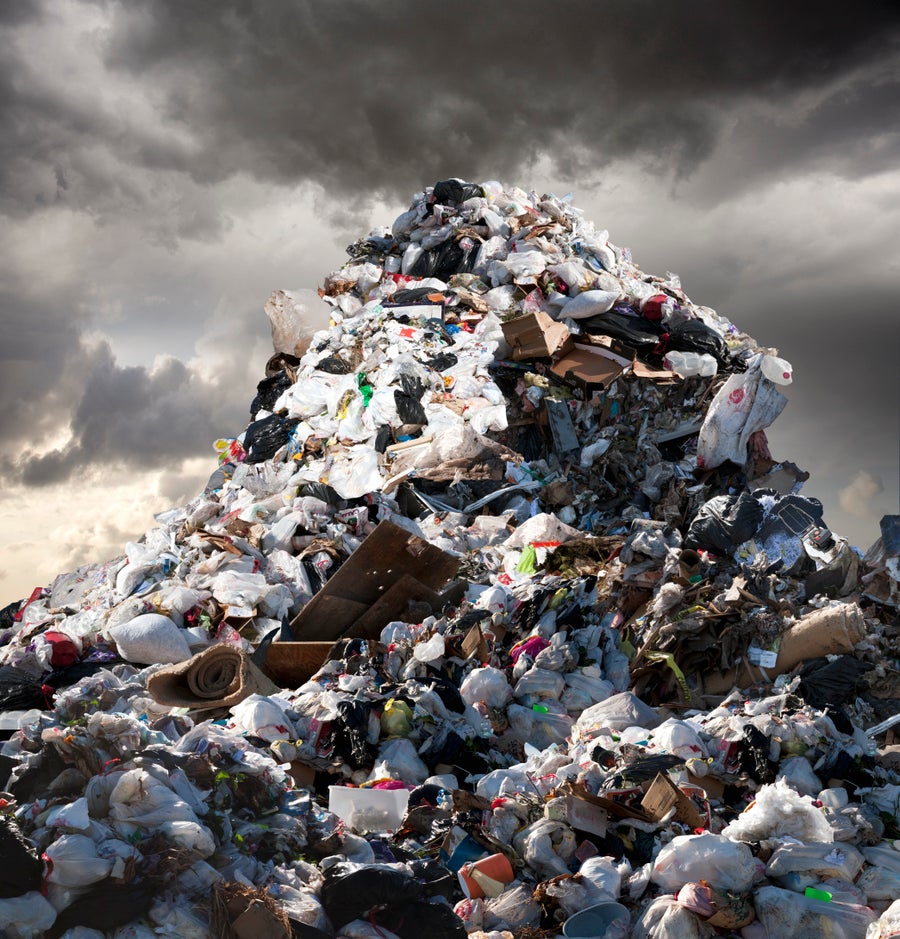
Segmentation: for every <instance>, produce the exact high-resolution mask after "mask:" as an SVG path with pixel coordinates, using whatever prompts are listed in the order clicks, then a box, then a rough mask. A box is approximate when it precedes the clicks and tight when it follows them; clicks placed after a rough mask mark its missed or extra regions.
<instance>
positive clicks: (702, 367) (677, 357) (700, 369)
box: [664, 351, 719, 378]
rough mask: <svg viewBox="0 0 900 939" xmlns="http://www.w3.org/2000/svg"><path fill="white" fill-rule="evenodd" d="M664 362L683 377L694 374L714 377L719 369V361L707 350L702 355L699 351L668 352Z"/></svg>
mask: <svg viewBox="0 0 900 939" xmlns="http://www.w3.org/2000/svg"><path fill="white" fill-rule="evenodd" d="M664 364H665V366H666V368H670V369H672V371H674V372H678V374H679V375H681V376H682V377H683V378H690V377H691V376H692V375H702V376H703V377H704V378H712V376H713V375H715V374H716V372H717V371H718V369H719V363H718V362H716V360H715V359H714V358H713V357H712V356H711V355H709V354H707V353H706V352H704V353H703V354H702V355H701V354H700V353H697V352H677V351H672V352H667V353H666V358H665V363H664Z"/></svg>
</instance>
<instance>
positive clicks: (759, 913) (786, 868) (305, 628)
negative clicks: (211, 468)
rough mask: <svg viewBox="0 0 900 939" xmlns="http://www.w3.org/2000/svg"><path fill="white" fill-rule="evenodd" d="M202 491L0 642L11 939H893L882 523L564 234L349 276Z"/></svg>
mask: <svg viewBox="0 0 900 939" xmlns="http://www.w3.org/2000/svg"><path fill="white" fill-rule="evenodd" d="M348 253H349V255H350V261H349V262H348V263H347V264H345V265H344V266H343V267H342V268H341V269H340V270H339V271H337V272H335V273H332V274H331V275H330V276H328V277H327V278H326V279H325V282H324V285H323V287H322V288H321V290H320V296H321V297H322V299H323V300H324V301H325V302H326V303H327V304H328V305H329V307H330V312H331V324H330V326H329V327H328V329H325V330H322V331H320V332H319V333H316V334H315V335H314V336H313V337H312V339H311V340H310V341H309V342H308V344H307V345H304V344H303V343H302V342H301V341H300V338H299V337H300V335H301V328H300V327H301V326H302V318H303V310H302V308H301V307H300V306H299V304H298V303H297V302H296V300H295V298H294V297H292V296H291V295H290V294H289V293H287V292H284V291H277V292H276V293H275V294H274V295H273V296H272V298H270V300H269V302H268V303H267V305H266V311H267V313H268V315H269V318H270V321H271V325H272V335H273V342H274V345H275V355H274V356H273V357H272V359H271V360H270V361H269V363H268V364H267V366H266V374H265V377H264V378H263V379H262V380H261V381H260V383H259V387H258V391H257V395H256V397H255V398H254V400H253V402H252V404H251V408H250V423H249V425H248V427H247V428H246V430H245V431H244V432H243V433H241V434H239V435H237V436H236V437H234V438H231V439H225V440H220V441H218V442H217V444H216V448H217V450H218V453H219V466H218V468H217V470H216V471H215V472H214V473H213V475H212V476H211V477H210V480H209V482H208V484H207V486H206V488H205V490H204V492H203V493H201V494H200V495H198V496H197V498H195V499H194V500H193V501H192V502H190V503H189V504H187V505H185V506H183V507H179V508H174V509H172V510H170V511H167V512H164V513H162V514H160V515H159V516H157V517H156V521H157V527H156V528H154V529H153V530H151V531H149V532H147V533H146V535H145V536H144V537H143V538H141V539H140V540H139V541H137V542H134V543H130V544H128V545H127V546H126V549H125V553H124V555H123V556H121V557H119V558H117V559H115V560H113V561H111V562H108V563H105V564H96V565H87V566H85V567H82V568H79V569H78V570H76V571H74V572H71V573H66V574H62V575H60V576H59V577H57V578H56V579H55V580H54V582H53V583H52V584H51V585H49V586H48V587H46V588H38V589H36V590H35V591H34V593H33V594H32V596H31V597H29V598H28V599H27V600H23V601H21V602H19V603H15V604H11V605H10V606H8V607H7V608H6V609H4V610H2V611H0V728H2V733H3V738H4V740H5V742H4V743H3V744H2V750H0V786H2V788H3V789H4V791H3V792H2V794H0V936H3V937H4V939H20V937H32V936H35V937H36V936H47V937H58V936H65V937H69V939H102V937H110V939H149V937H151V936H158V935H178V936H184V937H197V939H206V937H222V936H225V937H238V939H244V937H256V936H260V935H266V936H284V937H289V936H299V937H304V939H322V937H327V939H332V937H333V939H369V937H372V939H375V937H380V939H420V937H421V936H423V935H429V936H432V937H435V939H444V937H447V939H450V937H460V939H462V937H466V936H469V937H472V939H539V937H542V939H549V937H556V936H566V937H578V936H582V937H586V936H593V937H597V936H603V937H606V939H616V937H626V936H637V937H646V939H650V937H653V939H660V937H670V939H676V937H677V939H684V937H707V936H716V935H718V936H742V937H744V939H766V937H768V939H781V937H784V936H787V935H791V936H794V937H796V939H802V937H807V936H809V937H812V936H815V937H817V939H818V937H819V936H822V935H827V936H835V937H845V939H855V937H859V939H875V937H887V936H895V935H898V934H900V902H897V901H896V899H895V898H896V897H898V896H900V820H898V808H900V744H898V743H897V742H895V737H894V727H895V725H898V724H900V717H898V713H900V707H898V704H900V663H898V648H900V645H898V641H897V640H898V626H897V608H898V574H900V571H898V562H900V538H898V526H897V518H896V517H893V516H892V517H887V518H885V519H884V520H883V521H882V538H880V539H879V541H878V542H877V543H876V544H875V545H873V546H872V548H871V549H870V550H869V551H868V553H867V554H866V555H865V556H862V555H861V553H860V552H858V551H857V550H856V549H854V548H853V547H851V546H850V545H849V544H848V542H847V540H846V539H844V538H842V537H841V536H840V535H839V534H837V533H836V532H833V531H831V530H830V529H829V528H828V526H827V523H826V520H825V509H824V507H823V506H822V504H821V503H820V502H818V501H817V500H816V499H813V498H807V497H805V496H803V495H801V494H800V491H801V488H802V485H803V483H804V482H805V481H806V479H807V478H808V475H809V474H807V473H805V472H803V471H802V470H800V469H799V468H798V467H797V466H795V465H794V464H793V463H790V462H787V461H778V460H776V459H775V458H774V457H773V455H772V454H771V453H770V452H769V448H768V445H767V442H766V436H765V429H766V427H768V426H769V425H770V424H771V423H772V421H774V420H775V418H776V417H778V415H779V414H780V413H781V411H782V410H783V408H784V406H785V404H786V400H787V399H786V397H785V395H784V393H783V391H782V390H781V389H782V388H783V386H784V385H786V384H788V383H790V381H791V380H792V374H791V367H790V365H789V363H787V362H786V361H785V360H784V359H782V358H780V357H779V355H778V352H777V350H775V349H769V348H764V347H760V346H759V345H758V344H757V343H756V342H755V340H753V339H752V338H751V337H749V336H748V335H746V334H745V333H743V332H742V331H741V330H740V329H739V328H738V327H736V326H735V325H734V324H732V323H730V322H729V321H728V320H727V319H726V318H725V317H723V316H722V315H720V314H718V313H716V312H715V311H714V310H712V309H709V308H708V307H703V306H699V305H697V304H695V303H693V302H692V301H691V300H690V299H689V298H688V296H687V295H686V294H685V292H684V290H683V289H682V287H681V284H680V282H679V279H678V277H677V276H676V275H674V274H666V275H665V276H664V277H657V276H650V275H647V274H645V273H644V272H642V271H641V269H640V268H639V267H638V265H637V264H636V263H635V262H634V261H633V260H632V258H631V255H630V253H629V252H628V251H627V250H626V249H622V248H618V247H616V246H614V245H613V244H611V243H610V242H609V238H608V234H607V233H606V232H605V231H597V230H596V229H595V228H594V226H593V225H592V224H591V223H590V222H588V221H587V220H585V219H584V218H583V216H582V214H581V212H579V211H578V210H577V209H575V208H574V207H573V206H572V205H571V204H570V203H569V201H568V200H567V199H558V198H556V197H554V196H551V195H544V196H538V195H537V194H535V193H526V192H524V191H522V190H520V189H514V188H512V189H507V188H504V187H503V186H501V185H500V184H499V183H496V182H488V183H484V184H481V185H475V184H470V183H465V182H463V181H461V180H445V181H442V182H439V183H437V184H436V185H435V186H434V187H430V188H428V189H426V190H424V191H423V192H422V193H419V194H418V195H417V196H416V197H415V198H414V200H413V203H412V205H411V207H410V209H409V211H408V212H405V213H404V214H402V215H401V216H400V217H399V218H398V219H397V220H396V221H395V222H394V224H393V226H391V227H389V228H383V229H377V230H375V231H373V232H371V233H369V235H367V236H366V237H364V238H361V239H359V240H358V241H357V242H355V243H354V244H353V245H351V246H350V247H349V248H348Z"/></svg>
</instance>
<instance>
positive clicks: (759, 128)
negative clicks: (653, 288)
mask: <svg viewBox="0 0 900 939" xmlns="http://www.w3.org/2000/svg"><path fill="white" fill-rule="evenodd" d="M0 109H2V120H0V126H2V128H3V133H2V134H0V213H2V216H3V218H2V224H0V360H2V361H0V395H2V399H0V401H2V406H0V434H2V441H3V447H2V450H0V472H2V487H0V540H2V550H0V601H2V602H3V603H5V602H8V601H11V600H14V599H18V598H20V597H22V596H25V595H27V594H28V593H30V591H31V589H32V588H33V587H35V586H42V585H45V584H47V583H49V582H50V581H51V580H52V578H53V577H54V576H55V574H57V573H59V572H62V571H65V570H70V569H73V568H74V567H76V566H78V565H80V564H82V563H85V562H87V561H93V560H103V559H107V558H112V557H114V556H116V555H118V554H120V553H121V551H122V549H123V546H124V544H125V542H126V541H129V540H134V539H136V538H137V537H138V536H140V534H142V533H143V532H144V531H146V530H147V529H149V528H151V527H152V526H153V513H154V512H159V511H162V510H164V509H165V508H167V507H169V506H171V505H175V504H180V503H182V502H184V501H186V500H187V499H189V498H190V497H192V496H193V495H195V494H196V493H197V492H198V491H199V490H200V489H201V488H202V485H203V483H204V482H205V480H206V478H207V477H208V476H209V474H210V472H211V471H212V469H214V467H215V457H214V453H213V450H212V443H213V441H214V440H215V439H216V438H218V437H223V436H234V435H236V434H238V433H240V432H241V431H242V430H243V429H244V427H245V426H246V423H247V417H248V405H249V402H250V399H251V398H252V395H253V390H254V388H255V385H256V382H257V381H258V380H259V379H260V378H261V377H262V375H263V370H264V366H265V362H266V360H267V359H268V357H269V355H270V354H271V343H270V335H269V328H268V322H267V320H266V318H265V316H264V314H263V312H262V306H263V304H264V302H265V300H266V298H267V297H268V295H269V294H270V293H271V292H272V290H273V289H275V288H286V289H297V288H308V289H309V288H311V289H315V287H316V286H317V285H319V284H321V282H322V281H323V279H324V277H325V275H326V274H327V273H328V272H329V271H330V270H332V269H334V268H336V267H338V266H339V265H340V264H341V263H343V261H344V260H345V258H346V255H345V254H344V250H343V249H344V247H345V246H346V245H347V244H349V243H350V242H352V241H353V240H354V239H355V238H357V237H359V236H361V235H364V234H365V233H366V232H368V231H369V230H370V229H371V228H372V227H374V226H375V225H385V224H390V223H391V221H393V219H394V217H395V216H396V215H397V214H399V213H400V212H401V211H403V210H404V209H405V208H406V207H407V205H408V204H409V201H410V198H411V196H412V195H413V193H415V192H416V191H418V190H420V189H421V188H422V187H423V186H426V185H430V184H433V183H434V182H435V181H436V180H438V179H442V178H446V177H448V176H459V177H462V178H465V179H469V180H472V181H484V180H488V179H499V180H501V181H502V182H503V183H505V184H507V185H509V186H513V185H518V186H521V187H522V188H524V189H535V190H537V191H538V192H554V193H556V194H557V195H564V194H566V193H569V192H571V193H572V201H573V203H574V204H575V205H576V206H579V207H580V208H582V209H584V211H585V214H586V216H587V217H588V218H590V219H592V220H593V221H594V222H595V224H596V226H597V227H598V228H606V229H608V230H609V233H610V240H611V241H612V242H613V243H615V244H617V245H623V246H625V245H627V246H628V247H630V248H631V250H632V253H633V256H634V258H635V260H636V261H637V262H638V263H639V264H640V265H641V267H642V268H643V269H644V270H645V271H646V272H648V273H659V274H662V273H664V272H665V271H667V270H668V271H675V272H677V273H679V274H680V276H681V279H682V283H683V286H684V288H685V290H686V292H687V293H688V295H689V296H690V297H691V298H692V299H693V300H694V301H695V302H696V303H700V304H704V305H707V306H711V307H714V308H716V309H717V310H719V311H720V312H721V313H723V314H724V315H726V316H728V317H729V318H730V319H731V320H733V321H734V322H735V323H737V324H738V325H739V326H740V327H741V328H742V329H744V330H745V331H746V332H748V333H750V334H751V335H752V336H754V337H755V338H756V339H757V340H758V341H759V343H760V344H761V345H764V346H771V347H777V348H778V349H779V350H780V351H781V353H782V355H784V357H785V358H787V359H789V360H790V361H791V362H792V364H793V366H794V370H795V381H794V384H793V385H792V386H791V388H790V389H789V397H790V402H789V405H788V407H787V409H786V410H785V412H784V414H783V415H782V416H781V417H780V418H779V420H778V421H777V422H776V424H775V425H774V426H773V427H772V428H771V429H770V431H769V438H770V443H771V447H772V450H773V455H774V456H775V457H776V459H789V460H793V461H794V462H796V463H798V464H799V465H800V466H801V467H802V468H805V469H807V470H809V471H810V472H811V473H812V478H811V479H810V481H809V482H808V483H807V484H806V487H805V489H804V493H805V494H807V495H814V496H817V497H819V498H821V499H822V500H823V502H824V503H825V508H826V511H825V518H826V521H827V522H828V523H829V524H830V525H831V526H832V527H833V528H834V529H836V530H837V531H839V532H841V533H843V534H845V535H846V536H847V537H849V538H850V539H851V541H853V542H854V543H855V544H857V545H859V546H860V547H862V548H866V547H868V545H869V544H870V543H871V542H872V541H874V539H875V537H877V529H878V519H879V518H880V517H881V516H882V515H883V514H885V513H895V512H897V511H898V507H897V500H898V449H900V440H898V419H897V415H898V393H897V390H898V385H897V371H898V370H897V364H896V360H897V349H898V348H900V344H898V329H897V325H896V323H897V317H896V306H897V299H896V297H897V287H898V279H900V278H898V275H900V252H898V247H897V246H898V245H900V18H898V16H897V14H896V13H895V12H893V4H890V3H884V4H878V3H862V4H856V5H854V6H853V7H852V8H850V7H847V6H846V5H837V4H833V5H824V4H822V3H808V2H803V0H801V2H792V3H783V2H765V0H752V2H751V0H748V2H742V3H721V2H715V0H709V2H691V0H685V2H681V3H677V4H675V3H659V2H641V0H627V2H620V0H604V2H598V0H592V2H565V0H553V2H550V0H542V2H529V0H516V2H500V0H498V2H494V3H485V2H483V0H482V2H479V3H469V2H459V0H456V2H453V3H436V2H431V0H418V2H415V3H413V2H399V0H381V2H378V3H374V2H373V3H363V2H337V0H328V2H325V0H320V2H306V3H303V2H291V3H261V2H249V0H245V2H240V0H220V2H217V3H214V4H213V3H198V2H192V0H143V2H141V3H126V2H115V0H5V2H3V3H2V4H0ZM318 315H321V313H319V314H318Z"/></svg>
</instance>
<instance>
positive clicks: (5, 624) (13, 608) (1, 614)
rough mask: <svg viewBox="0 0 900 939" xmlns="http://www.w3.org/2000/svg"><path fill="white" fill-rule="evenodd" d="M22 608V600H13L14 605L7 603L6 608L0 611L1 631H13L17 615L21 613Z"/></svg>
mask: <svg viewBox="0 0 900 939" xmlns="http://www.w3.org/2000/svg"><path fill="white" fill-rule="evenodd" d="M21 606H22V601H21V600H13V602H12V603H7V604H6V606H5V607H3V609H2V610H0V630H3V629H12V627H13V626H14V625H15V622H16V614H17V613H18V612H19V608H20V607H21Z"/></svg>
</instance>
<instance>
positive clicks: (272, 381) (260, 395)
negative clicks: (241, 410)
mask: <svg viewBox="0 0 900 939" xmlns="http://www.w3.org/2000/svg"><path fill="white" fill-rule="evenodd" d="M291 385H293V381H291V376H290V375H288V373H287V372H283V371H282V372H278V373H276V374H275V375H271V376H270V377H269V378H264V379H263V380H262V381H261V382H260V383H259V384H258V385H257V386H256V397H255V398H254V399H253V401H252V402H251V404H250V416H251V417H256V415H257V414H258V413H259V412H260V411H271V410H273V409H274V407H275V402H276V401H277V400H278V399H279V398H280V397H281V396H282V394H284V392H285V391H287V390H288V388H290V387H291Z"/></svg>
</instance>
